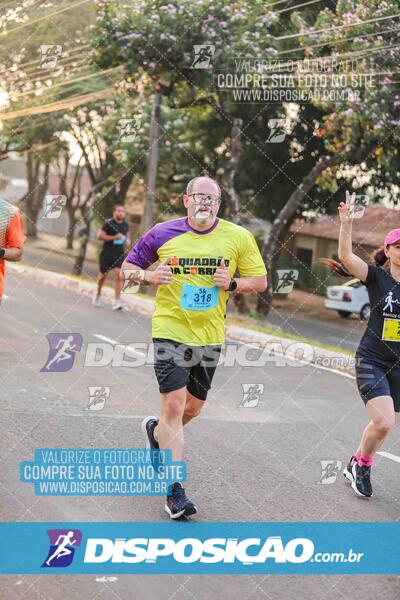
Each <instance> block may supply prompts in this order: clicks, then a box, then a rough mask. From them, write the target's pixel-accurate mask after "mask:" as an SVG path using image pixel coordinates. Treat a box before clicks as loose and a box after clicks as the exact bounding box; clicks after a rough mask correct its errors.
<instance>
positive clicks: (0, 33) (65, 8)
mask: <svg viewBox="0 0 400 600" xmlns="http://www.w3.org/2000/svg"><path fill="white" fill-rule="evenodd" d="M89 1H90V0H79V2H75V4H70V5H67V6H64V7H63V8H59V9H58V10H55V11H54V12H52V13H50V14H48V15H43V17H38V18H37V19H33V20H32V21H27V22H26V23H22V24H21V25H18V27H14V29H6V30H4V31H1V32H0V35H4V34H8V33H14V31H19V30H20V29H24V28H25V27H30V26H31V25H35V24H36V23H40V22H41V21H45V20H46V19H50V18H51V17H55V16H56V15H59V14H61V13H63V12H65V11H67V10H71V9H72V8H76V7H77V6H80V5H81V4H86V2H89Z"/></svg>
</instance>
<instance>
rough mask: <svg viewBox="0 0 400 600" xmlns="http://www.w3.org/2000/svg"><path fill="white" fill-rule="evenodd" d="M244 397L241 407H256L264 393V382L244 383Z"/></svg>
mask: <svg viewBox="0 0 400 600" xmlns="http://www.w3.org/2000/svg"><path fill="white" fill-rule="evenodd" d="M242 388H243V398H242V401H241V403H240V404H239V408H255V407H256V406H258V403H259V401H260V396H262V394H263V393H264V384H263V383H242Z"/></svg>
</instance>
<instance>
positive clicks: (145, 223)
mask: <svg viewBox="0 0 400 600" xmlns="http://www.w3.org/2000/svg"><path fill="white" fill-rule="evenodd" d="M160 111H161V94H160V92H159V91H157V90H155V92H154V95H153V106H152V110H151V123H150V147H149V158H148V162H147V173H146V191H145V203H144V210H143V215H142V223H141V228H142V232H144V231H147V230H148V229H149V228H150V227H151V226H152V224H153V209H154V200H155V189H156V179H157V163H158V148H159V123H160Z"/></svg>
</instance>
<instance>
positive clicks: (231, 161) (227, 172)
mask: <svg viewBox="0 0 400 600" xmlns="http://www.w3.org/2000/svg"><path fill="white" fill-rule="evenodd" d="M242 125H243V121H242V119H234V120H233V125H232V129H231V146H230V152H229V155H228V158H227V161H226V164H225V168H224V174H223V176H222V181H221V183H222V188H223V191H224V193H225V196H226V197H227V206H226V215H227V216H228V217H230V219H231V221H233V222H234V223H238V224H239V222H240V215H239V211H240V201H239V200H240V199H239V195H238V193H237V192H236V188H235V175H236V171H237V168H238V164H239V160H240V156H241V154H242V142H241V136H242ZM233 302H234V305H235V307H236V309H237V311H238V313H239V314H242V315H248V314H249V313H250V309H249V307H248V306H247V302H246V298H245V296H244V294H233Z"/></svg>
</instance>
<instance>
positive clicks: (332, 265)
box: [319, 248, 388, 277]
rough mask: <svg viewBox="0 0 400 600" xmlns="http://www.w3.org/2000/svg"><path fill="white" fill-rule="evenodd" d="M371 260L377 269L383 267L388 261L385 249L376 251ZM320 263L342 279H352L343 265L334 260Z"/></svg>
mask: <svg viewBox="0 0 400 600" xmlns="http://www.w3.org/2000/svg"><path fill="white" fill-rule="evenodd" d="M371 258H372V260H373V262H374V263H375V264H376V266H377V267H383V266H384V265H385V264H386V262H387V260H388V259H387V256H386V254H385V251H384V249H383V248H379V249H378V250H375V252H374V253H373V254H372V257H371ZM319 262H321V263H322V264H324V265H325V266H326V267H328V269H330V270H331V271H333V273H336V274H337V275H340V277H352V274H351V273H349V272H348V271H346V269H345V268H344V267H343V265H341V264H340V262H338V261H337V260H333V258H320V259H319Z"/></svg>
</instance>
